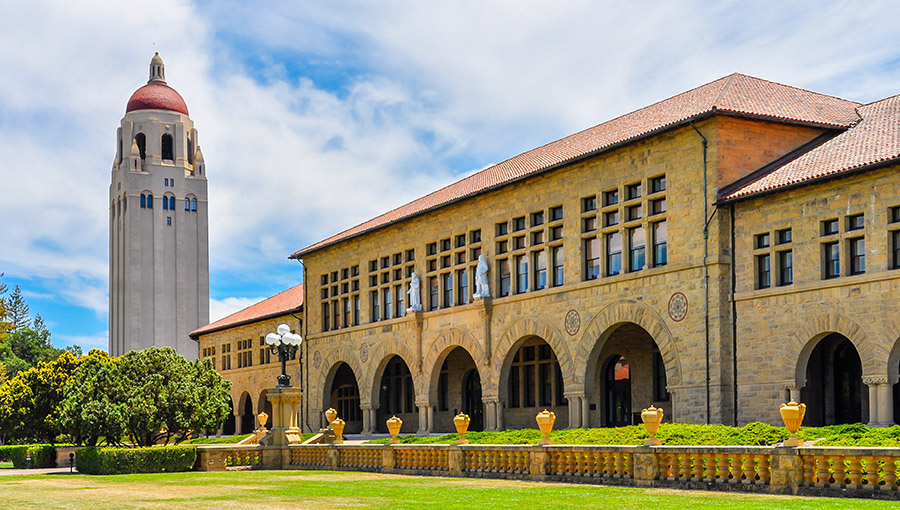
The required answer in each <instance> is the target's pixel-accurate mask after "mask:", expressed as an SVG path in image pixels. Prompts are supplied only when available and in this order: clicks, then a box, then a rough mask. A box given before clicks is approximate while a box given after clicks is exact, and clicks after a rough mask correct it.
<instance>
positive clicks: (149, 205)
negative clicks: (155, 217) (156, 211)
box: [147, 193, 153, 209]
mask: <svg viewBox="0 0 900 510" xmlns="http://www.w3.org/2000/svg"><path fill="white" fill-rule="evenodd" d="M147 209H153V194H152V193H148V194H147Z"/></svg>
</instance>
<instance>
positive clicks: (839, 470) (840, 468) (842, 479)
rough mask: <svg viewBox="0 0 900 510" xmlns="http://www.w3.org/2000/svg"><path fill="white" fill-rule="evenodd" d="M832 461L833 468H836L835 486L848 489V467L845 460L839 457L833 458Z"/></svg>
mask: <svg viewBox="0 0 900 510" xmlns="http://www.w3.org/2000/svg"><path fill="white" fill-rule="evenodd" d="M831 460H832V461H833V462H834V465H833V466H832V468H834V484H835V486H837V487H846V486H847V466H846V465H845V464H844V458H843V457H840V456H837V457H831Z"/></svg>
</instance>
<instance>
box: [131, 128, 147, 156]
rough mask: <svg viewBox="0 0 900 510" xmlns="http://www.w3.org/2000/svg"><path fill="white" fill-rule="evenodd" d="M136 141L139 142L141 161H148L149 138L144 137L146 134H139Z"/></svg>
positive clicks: (135, 138)
mask: <svg viewBox="0 0 900 510" xmlns="http://www.w3.org/2000/svg"><path fill="white" fill-rule="evenodd" d="M134 141H135V142H137V146H138V151H140V153H141V159H147V137H146V136H144V133H138V134H137V135H135V137H134Z"/></svg>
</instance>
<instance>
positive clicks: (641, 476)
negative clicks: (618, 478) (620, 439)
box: [632, 447, 659, 487]
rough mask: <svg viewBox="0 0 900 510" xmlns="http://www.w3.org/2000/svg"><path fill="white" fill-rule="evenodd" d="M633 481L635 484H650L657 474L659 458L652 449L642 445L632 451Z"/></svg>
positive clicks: (646, 485)
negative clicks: (638, 449)
mask: <svg viewBox="0 0 900 510" xmlns="http://www.w3.org/2000/svg"><path fill="white" fill-rule="evenodd" d="M632 469H633V472H634V483H635V485H641V486H645V487H648V486H650V485H651V484H652V483H653V481H654V480H656V477H657V476H659V459H657V457H656V454H655V453H653V449H652V448H649V447H643V448H641V449H640V451H635V452H634V467H633V468H632Z"/></svg>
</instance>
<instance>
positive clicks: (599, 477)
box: [197, 444, 900, 500]
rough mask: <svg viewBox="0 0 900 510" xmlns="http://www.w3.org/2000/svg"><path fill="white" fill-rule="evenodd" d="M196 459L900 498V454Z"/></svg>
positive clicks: (727, 450)
mask: <svg viewBox="0 0 900 510" xmlns="http://www.w3.org/2000/svg"><path fill="white" fill-rule="evenodd" d="M197 451H198V459H199V460H198V469H200V470H224V469H234V468H240V467H243V466H250V467H254V468H267V469H328V470H346V471H374V472H382V473H399V474H416V475H439V476H464V477H478V478H509V479H522V480H548V481H565V482H576V483H599V484H614V485H633V486H646V487H674V488H689V489H711V490H743V491H752V492H770V493H780V494H807V495H843V496H846V495H850V494H852V495H855V496H859V497H873V498H887V499H898V500H900V485H898V470H900V465H898V464H900V448H852V447H822V448H816V447H797V448H790V447H788V448H785V447H779V448H776V447H771V446H596V445H584V446H575V445H549V446H533V445H435V444H421V445H417V444H399V445H325V444H320V445H305V444H304V445H301V444H292V445H290V446H286V447H267V446H259V445H200V446H198V447H197ZM266 452H271V453H266ZM264 459H272V460H271V461H269V462H264ZM279 459H280V460H281V462H280V463H279Z"/></svg>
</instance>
